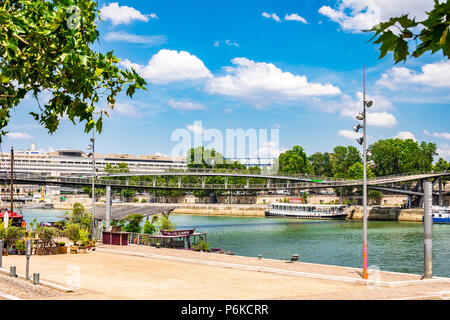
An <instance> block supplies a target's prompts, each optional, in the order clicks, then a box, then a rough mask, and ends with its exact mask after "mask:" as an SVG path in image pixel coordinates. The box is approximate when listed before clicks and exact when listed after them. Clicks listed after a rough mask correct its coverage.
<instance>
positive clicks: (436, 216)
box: [422, 206, 450, 224]
mask: <svg viewBox="0 0 450 320" xmlns="http://www.w3.org/2000/svg"><path fill="white" fill-rule="evenodd" d="M431 217H432V218H433V223H448V224H450V207H444V206H431ZM422 221H423V217H422Z"/></svg>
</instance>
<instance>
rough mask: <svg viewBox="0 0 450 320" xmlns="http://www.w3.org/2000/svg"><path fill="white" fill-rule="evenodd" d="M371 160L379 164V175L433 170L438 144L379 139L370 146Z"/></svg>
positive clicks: (409, 140)
mask: <svg viewBox="0 0 450 320" xmlns="http://www.w3.org/2000/svg"><path fill="white" fill-rule="evenodd" d="M369 149H370V152H371V156H370V157H369V159H370V160H372V161H374V162H375V164H376V165H377V166H376V168H375V169H374V172H375V174H376V175H377V176H383V175H390V174H399V173H407V172H417V171H431V170H432V168H433V156H435V155H437V153H436V144H435V143H427V142H421V143H420V145H419V143H418V142H416V141H413V140H412V139H407V140H402V139H399V138H396V139H386V140H378V141H377V142H375V143H373V144H372V145H370V147H369Z"/></svg>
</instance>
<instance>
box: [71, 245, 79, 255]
mask: <svg viewBox="0 0 450 320" xmlns="http://www.w3.org/2000/svg"><path fill="white" fill-rule="evenodd" d="M70 253H71V254H75V253H78V246H71V247H70Z"/></svg>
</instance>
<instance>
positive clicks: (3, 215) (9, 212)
mask: <svg viewBox="0 0 450 320" xmlns="http://www.w3.org/2000/svg"><path fill="white" fill-rule="evenodd" d="M8 216H9V219H12V218H23V215H21V214H18V213H17V212H14V213H13V214H11V210H8ZM4 217H5V211H3V210H2V211H1V212H0V218H2V219H3V218H4Z"/></svg>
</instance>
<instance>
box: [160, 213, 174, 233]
mask: <svg viewBox="0 0 450 320" xmlns="http://www.w3.org/2000/svg"><path fill="white" fill-rule="evenodd" d="M176 227H177V224H176V223H174V222H172V221H170V220H169V218H167V217H166V216H164V215H160V217H159V218H158V229H159V230H174V229H175V228H176Z"/></svg>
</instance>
